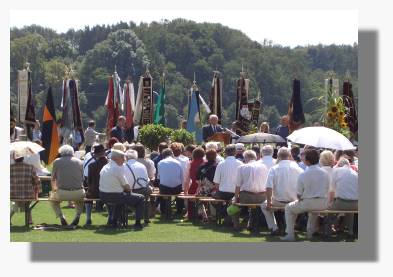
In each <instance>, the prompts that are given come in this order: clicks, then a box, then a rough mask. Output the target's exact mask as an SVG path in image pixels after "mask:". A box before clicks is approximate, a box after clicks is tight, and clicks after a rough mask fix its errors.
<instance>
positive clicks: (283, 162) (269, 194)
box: [261, 147, 303, 235]
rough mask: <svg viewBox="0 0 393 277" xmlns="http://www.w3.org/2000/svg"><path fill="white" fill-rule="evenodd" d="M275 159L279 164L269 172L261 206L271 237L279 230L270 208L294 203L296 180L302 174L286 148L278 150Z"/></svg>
mask: <svg viewBox="0 0 393 277" xmlns="http://www.w3.org/2000/svg"><path fill="white" fill-rule="evenodd" d="M277 157H278V159H279V160H280V162H279V163H278V164H276V165H274V166H273V167H272V168H270V170H269V174H268V177H267V180H266V201H265V202H264V203H262V204H261V210H262V212H263V214H264V216H265V219H266V223H267V226H268V228H269V229H270V231H271V234H272V235H278V234H279V233H280V230H279V229H278V227H277V222H276V219H275V217H274V213H273V211H271V210H270V209H271V207H272V206H275V207H285V205H286V204H288V203H289V202H292V201H295V200H296V199H297V196H296V185H297V179H298V177H299V175H300V173H302V172H303V169H301V168H300V167H299V166H298V165H297V164H296V162H293V161H291V152H290V151H289V149H288V148H286V147H281V148H280V149H279V150H278V153H277Z"/></svg>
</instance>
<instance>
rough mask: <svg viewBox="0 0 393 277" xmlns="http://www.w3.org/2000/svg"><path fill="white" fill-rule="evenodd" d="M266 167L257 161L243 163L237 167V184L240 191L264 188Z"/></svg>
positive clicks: (254, 190) (255, 191) (260, 190)
mask: <svg viewBox="0 0 393 277" xmlns="http://www.w3.org/2000/svg"><path fill="white" fill-rule="evenodd" d="M267 174H268V169H267V167H266V166H265V165H264V164H262V163H259V162H257V161H252V162H249V163H247V164H243V165H241V166H239V168H238V184H237V185H240V191H248V192H254V193H257V192H263V191H265V190H266V187H265V183H266V179H267Z"/></svg>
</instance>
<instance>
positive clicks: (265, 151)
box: [261, 145, 273, 157]
mask: <svg viewBox="0 0 393 277" xmlns="http://www.w3.org/2000/svg"><path fill="white" fill-rule="evenodd" d="M261 153H262V157H265V156H273V147H272V146H271V145H265V146H263V147H262V151H261Z"/></svg>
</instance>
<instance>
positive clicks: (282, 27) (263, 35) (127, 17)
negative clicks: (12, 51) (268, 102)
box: [9, 10, 358, 47]
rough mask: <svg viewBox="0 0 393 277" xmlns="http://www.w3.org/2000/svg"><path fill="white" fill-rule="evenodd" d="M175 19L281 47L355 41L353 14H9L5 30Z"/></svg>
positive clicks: (83, 12) (283, 12)
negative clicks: (224, 29) (207, 24)
mask: <svg viewBox="0 0 393 277" xmlns="http://www.w3.org/2000/svg"><path fill="white" fill-rule="evenodd" d="M71 14H72V17H71V16H70V15H71ZM179 17H181V18H185V19H189V20H193V21H196V22H211V23H221V24H223V25H225V26H228V27H230V28H233V29H237V30H240V31H242V32H243V33H245V34H246V35H247V36H249V37H250V38H251V39H252V40H255V41H258V42H262V41H263V40H264V39H267V40H271V41H273V43H274V44H280V45H282V46H290V47H296V46H298V45H300V46H305V45H315V44H319V43H321V44H325V45H329V44H350V45H352V44H353V43H354V42H357V41H358V12H357V10H240V11H234V10H220V11H217V10H198V11H194V10H109V11H108V10H88V11H87V10H74V11H72V10H34V11H33V10H11V11H10V21H9V22H10V27H23V26H25V25H31V24H37V25H41V26H44V27H49V28H52V29H54V30H56V31H57V32H66V31H67V30H68V29H70V28H74V29H81V28H84V27H85V26H86V25H89V26H93V25H97V24H100V25H101V24H116V23H117V22H120V21H124V22H129V21H134V22H135V23H137V24H139V23H140V22H145V23H150V22H152V21H158V22H159V21H161V20H163V19H168V20H172V19H175V18H179ZM71 18H72V19H71Z"/></svg>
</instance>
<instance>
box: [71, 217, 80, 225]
mask: <svg viewBox="0 0 393 277" xmlns="http://www.w3.org/2000/svg"><path fill="white" fill-rule="evenodd" d="M78 223H79V217H75V219H74V220H73V221H72V222H71V225H72V226H76V225H78Z"/></svg>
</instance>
